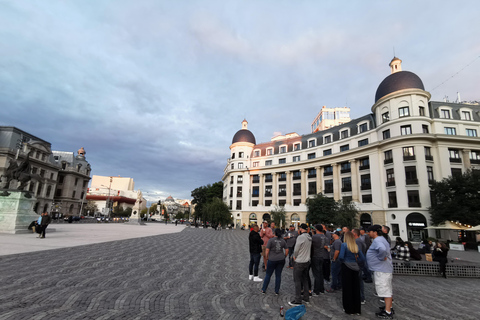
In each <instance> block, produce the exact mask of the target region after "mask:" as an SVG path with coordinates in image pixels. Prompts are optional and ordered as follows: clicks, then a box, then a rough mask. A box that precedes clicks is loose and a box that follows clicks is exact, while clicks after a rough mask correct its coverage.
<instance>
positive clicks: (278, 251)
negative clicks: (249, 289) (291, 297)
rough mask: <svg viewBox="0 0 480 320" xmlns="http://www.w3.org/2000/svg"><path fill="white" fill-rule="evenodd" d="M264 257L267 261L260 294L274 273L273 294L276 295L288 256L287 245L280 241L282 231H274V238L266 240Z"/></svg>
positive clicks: (263, 291) (264, 290) (265, 289)
mask: <svg viewBox="0 0 480 320" xmlns="http://www.w3.org/2000/svg"><path fill="white" fill-rule="evenodd" d="M265 256H266V259H267V274H266V275H265V280H263V287H262V293H265V292H266V291H267V288H268V284H269V283H270V278H271V276H272V273H273V271H275V294H277V295H278V292H279V291H280V284H281V282H282V271H283V267H285V258H286V257H287V256H288V248H287V243H286V242H285V240H283V239H282V230H280V229H275V237H274V238H272V239H270V240H268V243H267V248H266V251H265Z"/></svg>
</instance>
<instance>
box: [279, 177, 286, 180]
mask: <svg viewBox="0 0 480 320" xmlns="http://www.w3.org/2000/svg"><path fill="white" fill-rule="evenodd" d="M278 181H287V177H280V178H278Z"/></svg>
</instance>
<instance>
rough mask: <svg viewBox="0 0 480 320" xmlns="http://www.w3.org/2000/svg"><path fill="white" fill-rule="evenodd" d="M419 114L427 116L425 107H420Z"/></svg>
mask: <svg viewBox="0 0 480 320" xmlns="http://www.w3.org/2000/svg"><path fill="white" fill-rule="evenodd" d="M418 114H419V115H420V116H425V108H424V107H418Z"/></svg>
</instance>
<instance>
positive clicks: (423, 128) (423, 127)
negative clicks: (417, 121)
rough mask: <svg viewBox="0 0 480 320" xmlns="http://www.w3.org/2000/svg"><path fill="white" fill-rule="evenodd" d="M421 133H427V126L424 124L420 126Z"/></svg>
mask: <svg viewBox="0 0 480 320" xmlns="http://www.w3.org/2000/svg"><path fill="white" fill-rule="evenodd" d="M422 132H423V133H428V126H427V125H426V124H422Z"/></svg>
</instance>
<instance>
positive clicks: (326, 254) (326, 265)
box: [321, 224, 332, 283]
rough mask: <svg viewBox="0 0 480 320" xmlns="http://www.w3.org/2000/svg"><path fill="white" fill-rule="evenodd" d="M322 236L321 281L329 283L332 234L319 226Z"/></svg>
mask: <svg viewBox="0 0 480 320" xmlns="http://www.w3.org/2000/svg"><path fill="white" fill-rule="evenodd" d="M321 226H322V228H323V231H321V232H323V234H324V235H325V248H326V250H324V251H323V280H324V282H326V283H327V282H330V244H331V240H332V233H331V232H330V231H328V229H327V228H326V227H325V225H324V224H321Z"/></svg>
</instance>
